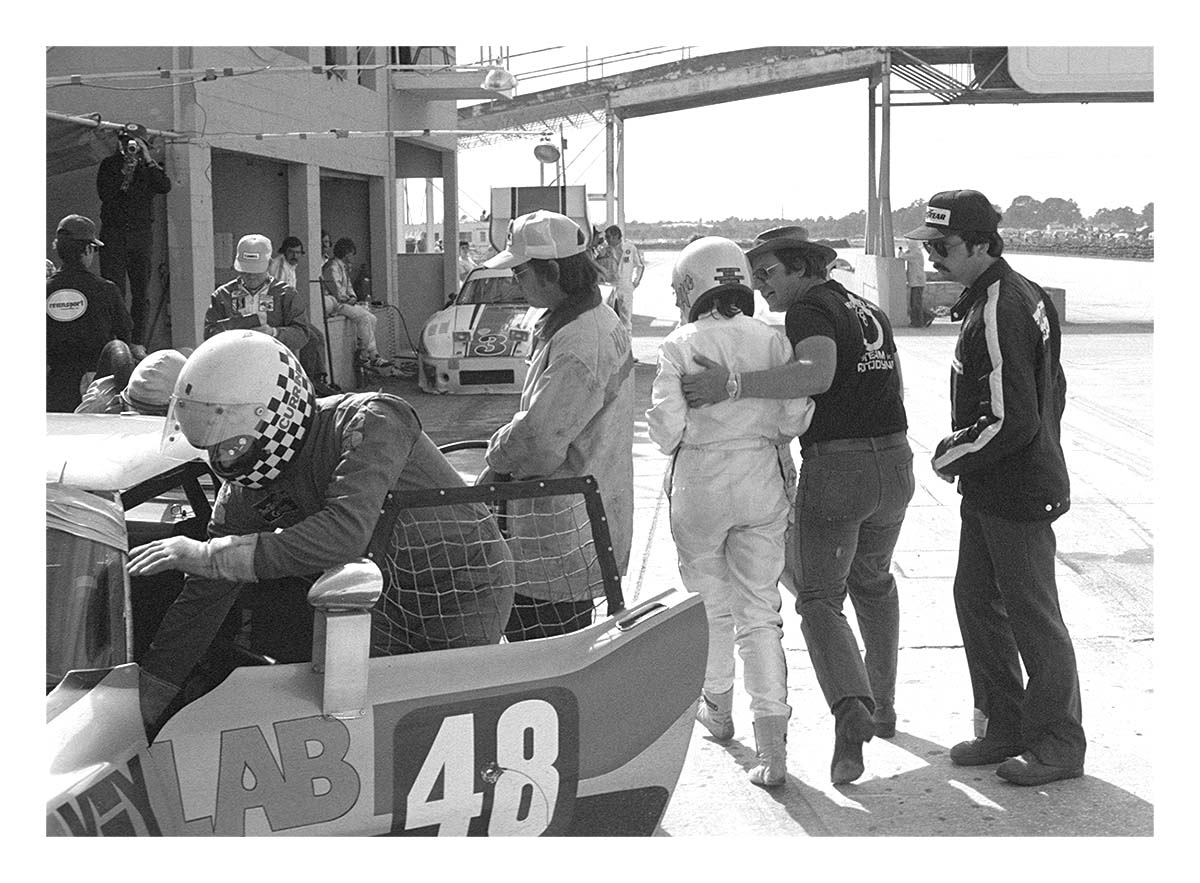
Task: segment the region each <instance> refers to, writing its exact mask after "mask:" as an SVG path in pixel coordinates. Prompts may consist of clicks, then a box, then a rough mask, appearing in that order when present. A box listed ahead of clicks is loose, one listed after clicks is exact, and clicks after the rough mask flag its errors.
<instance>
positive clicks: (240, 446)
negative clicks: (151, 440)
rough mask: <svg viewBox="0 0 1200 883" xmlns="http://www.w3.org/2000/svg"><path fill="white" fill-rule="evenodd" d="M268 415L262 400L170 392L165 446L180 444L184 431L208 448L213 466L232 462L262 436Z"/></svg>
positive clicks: (187, 437) (194, 440) (165, 426)
mask: <svg viewBox="0 0 1200 883" xmlns="http://www.w3.org/2000/svg"><path fill="white" fill-rule="evenodd" d="M266 416H267V408H266V406H265V405H263V404H262V403H261V402H252V403H236V402H233V403H231V402H202V401H198V400H196V399H188V398H180V397H179V396H171V406H170V409H169V410H168V411H167V419H166V423H165V425H164V426H163V449H164V450H165V449H166V448H167V446H168V445H176V444H178V438H179V436H181V435H182V436H183V437H184V438H186V439H187V441H188V442H189V443H191V444H192V445H193V446H195V447H197V448H201V449H203V450H206V451H208V456H209V461H210V462H211V463H213V465H214V466H217V465H220V466H229V465H231V464H232V463H234V462H236V461H237V460H240V459H241V458H242V456H243V455H245V454H246V452H247V451H249V450H250V448H251V447H252V446H253V445H254V442H255V440H256V439H258V438H259V437H260V434H261V433H260V427H261V426H262V425H263V423H264V422H265V419H266Z"/></svg>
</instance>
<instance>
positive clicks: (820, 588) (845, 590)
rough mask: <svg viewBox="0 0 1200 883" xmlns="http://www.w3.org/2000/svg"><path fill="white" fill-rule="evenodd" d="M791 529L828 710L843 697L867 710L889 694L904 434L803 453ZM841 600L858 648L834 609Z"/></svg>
mask: <svg viewBox="0 0 1200 883" xmlns="http://www.w3.org/2000/svg"><path fill="white" fill-rule="evenodd" d="M802 457H803V459H802V461H801V465H800V488H799V492H798V494H797V497H796V527H797V531H796V533H797V536H796V540H797V552H798V555H797V556H796V558H797V562H798V568H797V569H798V571H799V578H800V586H799V600H798V601H797V603H796V610H797V611H798V612H799V613H800V617H801V619H800V631H801V632H802V633H803V634H804V641H805V644H807V646H808V652H809V657H810V658H811V660H812V666H813V672H814V673H815V674H816V676H817V683H819V684H820V685H821V692H822V693H823V694H824V696H825V701H826V702H827V703H829V707H830V708H831V709H832V708H833V707H834V706H835V705H837V703H838V702H840V701H841V700H842V699H845V698H847V697H849V696H859V697H861V698H862V699H863V700H864V701H865V702H866V704H867V705H868V706H869V707H871V708H872V709H873V708H876V707H880V706H882V707H888V706H891V705H892V704H893V703H894V702H895V698H896V664H897V657H898V650H899V639H900V598H899V594H898V592H897V590H896V578H895V577H894V576H892V572H891V567H892V552H893V551H894V550H895V548H896V541H897V540H898V539H899V538H900V528H901V526H902V525H903V523H904V515H905V513H906V512H907V511H908V503H909V501H910V500H911V499H912V497H913V492H914V488H915V480H914V477H913V465H912V463H913V455H912V449H911V448H910V447H909V445H908V441H907V440H906V438H905V436H904V433H902V432H901V433H895V434H894V435H893V436H884V437H882V438H879V439H838V440H834V441H829V442H816V443H814V444H811V445H807V446H805V448H804V451H803V455H802ZM847 595H849V596H850V600H851V603H852V604H853V605H854V612H855V616H856V617H857V619H858V626H859V631H860V632H861V634H862V639H863V645H864V646H865V648H866V658H865V659H864V658H863V657H862V656H860V655H859V651H858V641H857V640H856V639H855V637H854V632H853V631H851V629H850V623H849V622H848V621H847V620H846V615H845V614H844V613H843V612H842V607H843V605H844V603H845V600H846V596H847Z"/></svg>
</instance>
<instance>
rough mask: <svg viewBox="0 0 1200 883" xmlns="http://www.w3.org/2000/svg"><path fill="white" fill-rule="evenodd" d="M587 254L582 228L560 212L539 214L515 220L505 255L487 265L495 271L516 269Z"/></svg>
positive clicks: (509, 229) (499, 255)
mask: <svg viewBox="0 0 1200 883" xmlns="http://www.w3.org/2000/svg"><path fill="white" fill-rule="evenodd" d="M584 251H587V235H586V234H585V233H584V232H583V230H581V229H580V227H579V225H578V224H576V223H575V222H574V221H572V220H571V219H570V218H568V217H567V216H566V215H560V214H558V212H547V211H541V210H538V211H536V212H531V213H530V214H527V215H521V217H519V218H514V219H513V221H512V223H510V224H509V225H508V241H507V242H506V243H505V249H504V251H502V252H500V254H498V255H496V256H495V257H493V258H492V259H491V260H488V261H485V262H484V266H485V267H488V268H489V269H492V270H503V269H506V268H508V267H516V266H518V265H520V264H523V263H525V262H526V261H528V260H530V259H534V258H536V259H538V260H543V261H549V260H554V259H555V258H569V257H571V255H576V254H580V253H581V252H584Z"/></svg>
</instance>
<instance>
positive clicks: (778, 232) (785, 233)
mask: <svg viewBox="0 0 1200 883" xmlns="http://www.w3.org/2000/svg"><path fill="white" fill-rule="evenodd" d="M783 248H798V249H801V250H803V251H808V252H811V253H813V254H816V255H818V256H819V257H820V259H821V261H822V262H823V263H824V264H825V266H827V267H828V266H829V265H830V264H832V263H833V262H834V261H836V260H837V252H836V251H834V250H833V249H832V248H830V247H829V246H828V245H825V244H823V243H820V242H810V241H809V239H808V231H807V230H805V229H804V228H803V227H797V226H791V227H774V228H772V229H770V230H764V231H763V232H762V233H759V234H758V236H757V237H756V238H755V240H754V244H753V245H752V246H750V248H748V249H747V250H746V260H748V261H752V260H754V259H755V258H756V257H758V256H760V255H764V254H772V253H774V252H777V251H779V250H780V249H783Z"/></svg>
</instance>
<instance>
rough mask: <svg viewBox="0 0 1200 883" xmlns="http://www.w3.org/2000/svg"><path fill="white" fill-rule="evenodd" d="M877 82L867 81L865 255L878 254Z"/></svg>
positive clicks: (872, 79) (874, 80) (872, 78)
mask: <svg viewBox="0 0 1200 883" xmlns="http://www.w3.org/2000/svg"><path fill="white" fill-rule="evenodd" d="M877 85H878V80H877V78H876V77H875V76H872V77H871V78H870V79H869V80H868V81H867V223H866V228H867V229H866V230H865V231H863V236H864V238H865V239H866V242H865V243H864V246H865V249H866V253H867V254H879V251H878V235H877V231H878V229H879V203H878V199H877V197H876V192H875V89H876V87H877Z"/></svg>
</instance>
